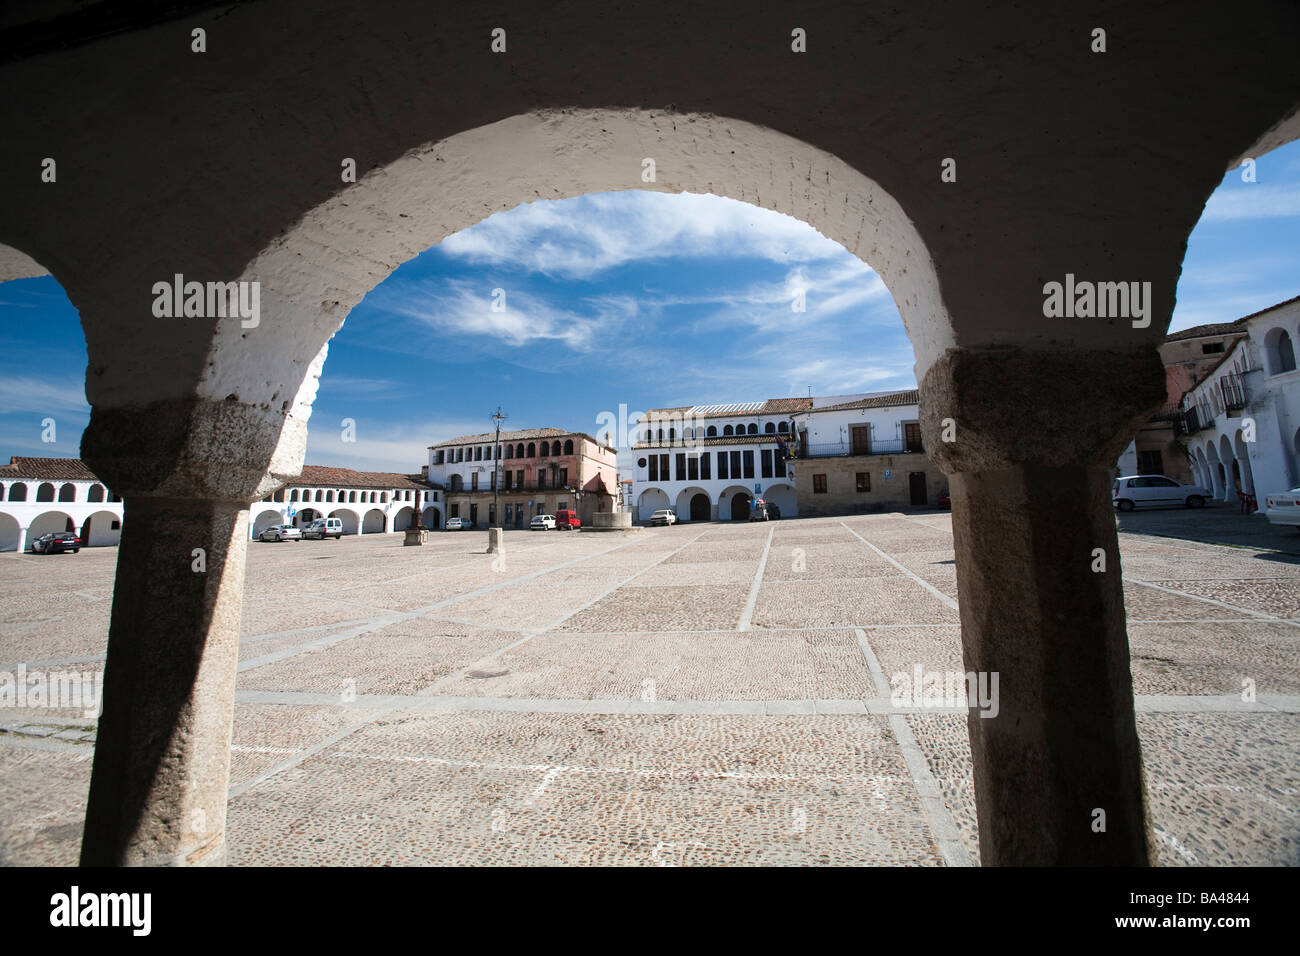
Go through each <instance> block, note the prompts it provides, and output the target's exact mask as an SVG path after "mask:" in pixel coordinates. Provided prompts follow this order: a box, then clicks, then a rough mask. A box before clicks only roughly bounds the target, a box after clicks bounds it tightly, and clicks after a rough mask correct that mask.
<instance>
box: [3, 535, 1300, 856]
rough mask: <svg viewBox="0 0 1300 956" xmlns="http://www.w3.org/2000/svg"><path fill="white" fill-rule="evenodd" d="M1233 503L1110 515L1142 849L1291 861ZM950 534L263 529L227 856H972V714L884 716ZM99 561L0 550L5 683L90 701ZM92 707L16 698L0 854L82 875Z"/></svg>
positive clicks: (1296, 589) (1282, 763)
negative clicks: (1225, 510)
mask: <svg viewBox="0 0 1300 956" xmlns="http://www.w3.org/2000/svg"><path fill="white" fill-rule="evenodd" d="M1207 514H1208V515H1209V517H1208V518H1207V517H1206V515H1207ZM1228 519H1229V516H1227V515H1226V514H1218V513H1215V512H1213V511H1211V510H1210V509H1207V511H1206V512H1200V513H1198V512H1190V513H1183V512H1170V513H1168V514H1160V515H1158V516H1156V517H1151V516H1148V515H1141V516H1139V518H1136V519H1135V518H1133V517H1132V516H1125V517H1124V518H1123V520H1122V524H1121V527H1122V529H1123V530H1122V533H1121V552H1122V563H1123V571H1124V574H1125V601H1126V607H1127V609H1128V616H1129V635H1130V644H1131V647H1132V652H1133V661H1132V670H1133V683H1134V691H1135V693H1136V694H1137V695H1138V700H1137V704H1138V711H1139V714H1138V728H1139V733H1140V735H1141V741H1142V746H1143V753H1144V759H1145V763H1146V771H1147V780H1148V791H1149V800H1150V805H1151V812H1152V819H1153V825H1154V828H1155V832H1156V835H1157V838H1158V840H1159V843H1160V853H1161V857H1160V862H1161V863H1162V864H1165V865H1234V864H1246V863H1264V864H1297V863H1300V822H1298V820H1300V817H1298V816H1297V814H1298V812H1300V779H1298V778H1300V769H1297V768H1298V766H1300V761H1297V759H1296V754H1297V749H1298V748H1297V745H1298V744H1300V655H1298V654H1297V650H1300V556H1297V555H1295V554H1292V553H1288V551H1293V550H1297V549H1291V548H1289V547H1288V548H1280V547H1278V546H1277V545H1276V542H1274V541H1273V538H1275V537H1276V535H1274V536H1273V537H1268V536H1266V535H1265V536H1261V537H1260V539H1259V540H1260V541H1261V542H1262V543H1263V545H1265V546H1261V547H1256V548H1251V547H1246V546H1242V542H1243V540H1247V542H1248V539H1249V535H1248V534H1247V532H1246V531H1243V530H1242V529H1243V528H1245V529H1247V531H1249V529H1250V528H1251V527H1253V526H1252V525H1250V524H1249V522H1250V521H1251V520H1252V519H1248V518H1241V519H1240V521H1241V522H1244V523H1245V524H1233V523H1232V522H1231V521H1229V520H1228ZM1139 520H1146V521H1147V524H1148V526H1142V527H1139V526H1137V525H1136V522H1137V521H1139ZM1207 521H1208V522H1209V525H1208V526H1207V524H1206V522H1207ZM1180 522H1181V523H1182V524H1181V525H1180ZM950 527H951V524H950V520H949V517H948V516H947V515H945V514H934V513H930V514H917V515H897V514H895V515H862V516H855V517H851V518H844V519H839V518H816V519H798V520H787V521H781V522H777V523H772V524H768V525H737V526H732V525H728V524H683V525H677V526H673V527H670V528H654V529H645V530H641V531H636V532H632V533H629V534H595V533H590V534H588V533H582V534H563V533H529V532H507V535H506V547H507V551H506V555H505V558H504V562H502V561H501V560H498V559H496V558H494V557H493V556H489V555H485V554H483V553H482V550H483V547H484V545H485V541H484V537H485V536H484V535H482V534H477V533H464V534H455V533H448V534H435V535H432V536H431V537H430V542H429V544H428V546H426V547H424V548H420V549H414V548H403V547H402V546H401V541H400V538H397V537H393V536H375V537H361V538H347V539H344V540H342V541H338V542H335V541H322V542H303V543H299V544H293V543H284V544H259V543H253V544H250V546H249V556H248V571H247V578H246V584H245V600H244V617H243V622H242V634H243V638H242V641H241V646H240V664H239V667H240V674H239V681H238V685H237V686H238V690H237V702H236V709H235V725H234V735H233V746H232V754H231V756H232V772H231V791H230V793H231V796H230V810H229V821H228V831H227V832H228V839H229V858H230V862H231V863H233V864H264V863H272V864H274V863H284V864H299V865H302V864H307V865H310V864H316V863H349V864H402V863H416V864H418V863H452V864H476V863H495V864H511V863H560V864H612V865H661V866H662V865H733V864H795V865H855V864H910V865H944V864H948V865H962V864H968V863H970V862H972V861H977V860H978V858H979V843H978V827H977V825H976V814H975V804H974V794H973V791H972V784H971V766H970V753H969V746H968V744H967V739H966V729H965V714H964V711H963V712H957V711H955V710H954V709H952V708H948V707H935V708H923V709H920V710H918V709H916V708H910V709H909V708H900V707H897V706H894V705H893V704H891V701H890V698H889V679H890V676H891V675H894V674H898V673H909V674H910V673H912V672H913V669H914V668H915V667H917V666H920V667H921V668H922V670H923V671H927V672H931V671H933V672H940V673H945V672H948V671H960V670H962V662H961V638H960V624H959V620H958V616H957V612H956V607H955V605H956V598H957V583H956V569H955V565H954V564H953V553H952V543H951V541H952V539H951V530H950ZM1180 527H1182V528H1183V529H1184V530H1185V531H1186V534H1185V536H1184V537H1183V538H1180V537H1178V534H1179V529H1180ZM1207 527H1208V530H1207ZM1190 538H1203V539H1208V540H1226V541H1230V542H1231V543H1232V544H1233V545H1234V546H1233V547H1222V546H1216V545H1213V544H1208V543H1205V541H1202V540H1187V539H1190ZM115 559H116V553H115V550H114V549H91V550H85V551H82V552H81V553H80V554H79V555H57V556H50V557H40V556H32V555H15V554H3V555H0V670H7V671H9V672H11V673H13V672H16V670H17V668H18V667H19V665H23V666H25V667H26V668H27V670H28V672H32V671H37V670H39V671H42V672H61V673H66V672H74V671H75V672H76V673H77V674H79V675H82V676H83V677H85V679H86V684H87V686H91V685H93V683H94V681H96V680H97V679H98V678H97V675H98V674H99V673H100V672H101V671H102V668H103V656H104V651H105V648H104V640H105V635H106V633H107V626H108V619H109V611H110V606H111V596H112V578H113V568H114V561H115ZM1247 687H1253V689H1254V691H1255V693H1256V694H1257V700H1256V701H1255V702H1254V703H1248V702H1243V700H1242V693H1243V688H1247ZM84 704H85V701H84V700H80V701H73V702H69V701H66V700H55V701H51V700H46V701H44V702H43V705H42V706H26V707H23V708H10V709H0V863H4V864H10V865H12V864H71V863H75V861H76V858H77V853H78V843H79V839H80V832H81V816H82V813H83V812H84V802H85V793H86V788H87V785H88V781H89V775H90V764H91V759H90V758H91V755H92V753H93V745H94V723H95V721H94V717H93V710H92V711H91V715H90V716H87V712H86V708H85V706H84Z"/></svg>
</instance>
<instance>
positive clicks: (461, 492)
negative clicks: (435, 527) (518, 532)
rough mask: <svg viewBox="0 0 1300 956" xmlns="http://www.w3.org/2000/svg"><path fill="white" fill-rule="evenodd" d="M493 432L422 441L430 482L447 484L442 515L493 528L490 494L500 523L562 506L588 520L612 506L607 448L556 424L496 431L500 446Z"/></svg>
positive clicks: (613, 478) (611, 454) (612, 457)
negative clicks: (497, 506)
mask: <svg viewBox="0 0 1300 956" xmlns="http://www.w3.org/2000/svg"><path fill="white" fill-rule="evenodd" d="M495 437H496V436H495V434H494V433H493V432H485V433H483V434H480V435H464V436H461V437H460V438H453V439H450V440H448V441H445V442H440V443H439V444H437V445H431V446H430V447H429V468H428V474H429V480H430V481H433V482H436V483H437V484H439V485H441V486H442V487H443V488H445V490H446V491H445V493H446V504H447V513H446V517H447V518H460V519H462V521H464V522H467V523H468V525H469V527H471V528H486V527H491V526H495V525H496V524H497V520H496V514H495V512H494V510H493V507H494V504H493V501H494V497H495V499H496V501H498V502H499V503H500V505H501V527H505V528H519V529H522V528H527V527H528V524H529V522H530V521H531V520H532V518H533V517H535V516H537V515H543V514H555V512H556V511H559V510H564V509H572V510H573V511H576V512H577V513H578V517H579V518H580V519H581V520H582V523H583V524H590V522H591V516H592V515H593V514H595V513H596V512H600V511H612V510H613V507H614V496H615V495H616V493H617V491H618V464H617V456H616V453H615V451H614V449H613V448H611V447H609V446H608V445H602V444H601V443H600V442H598V441H597V440H596V439H594V438H592V437H591V436H590V435H587V434H584V433H582V432H568V431H564V430H563V429H559V428H531V429H523V430H518V431H508V432H502V433H501V437H500V443H499V444H494V440H495ZM498 475H499V476H500V477H499V479H498ZM498 485H499V487H498ZM494 492H495V493H496V494H495V496H494Z"/></svg>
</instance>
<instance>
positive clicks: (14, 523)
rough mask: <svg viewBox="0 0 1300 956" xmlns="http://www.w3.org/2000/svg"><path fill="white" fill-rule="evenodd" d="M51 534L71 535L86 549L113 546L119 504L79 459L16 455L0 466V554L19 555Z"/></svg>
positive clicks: (119, 516) (119, 529)
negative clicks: (69, 533) (75, 535)
mask: <svg viewBox="0 0 1300 956" xmlns="http://www.w3.org/2000/svg"><path fill="white" fill-rule="evenodd" d="M56 531H76V532H78V533H79V534H80V535H81V540H82V541H83V542H84V544H85V546H86V547H90V548H97V547H105V546H109V545H115V544H117V542H118V539H119V538H120V537H121V536H122V499H121V498H120V497H118V496H117V495H115V494H113V492H112V491H110V490H109V489H108V488H107V487H105V485H104V483H103V482H102V481H100V480H99V479H98V478H96V477H95V474H94V472H92V471H91V470H90V469H89V468H87V467H86V464H85V462H83V461H82V460H81V459H80V458H30V457H23V456H16V457H12V458H10V459H9V464H7V465H0V551H25V550H27V549H28V548H30V547H31V543H32V542H33V541H35V540H36V539H37V538H39V537H40V536H41V535H43V534H49V533H50V532H56Z"/></svg>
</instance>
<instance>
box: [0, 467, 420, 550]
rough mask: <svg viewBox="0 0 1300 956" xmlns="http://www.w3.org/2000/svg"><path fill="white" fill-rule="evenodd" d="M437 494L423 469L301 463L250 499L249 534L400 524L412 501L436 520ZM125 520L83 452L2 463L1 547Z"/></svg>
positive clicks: (89, 539)
mask: <svg viewBox="0 0 1300 956" xmlns="http://www.w3.org/2000/svg"><path fill="white" fill-rule="evenodd" d="M442 498H443V495H442V488H441V487H440V486H438V485H436V484H430V483H429V482H428V481H426V480H424V478H423V477H422V476H420V475H402V474H397V473H393V472H374V471H353V470H352V469H350V468H330V467H327V466H323V465H304V466H303V469H302V474H301V475H300V476H299V477H298V478H296V479H295V480H294V481H292V482H291V483H289V484H288V485H286V486H285V487H284V488H281V489H280V490H279V491H277V492H275V493H274V494H272V495H269V496H268V497H266V498H264V499H262V500H261V501H257V502H254V503H253V504H252V505H250V506H249V520H248V524H249V536H250V537H254V538H255V537H257V535H258V534H260V533H261V532H262V531H263V530H265V529H266V528H268V527H270V526H271V525H273V524H292V525H295V526H296V527H299V528H303V527H306V526H307V525H309V524H310V523H311V522H312V521H314V520H315V519H316V518H329V517H336V518H339V519H340V520H341V521H342V522H343V533H344V534H384V533H393V532H398V531H405V530H406V529H407V528H408V527H409V526H410V524H411V520H412V518H413V517H414V515H415V509H416V508H420V509H421V524H423V526H424V527H426V528H440V527H442V523H443V507H444V502H443V500H442ZM122 520H123V513H122V499H121V498H120V497H118V496H117V495H115V494H113V492H112V491H110V490H109V489H108V488H107V487H105V485H104V483H103V482H102V481H100V480H99V478H97V477H96V476H95V474H94V473H93V472H92V471H91V470H90V469H89V468H87V467H86V464H85V463H84V462H83V461H82V460H81V459H80V458H30V457H15V458H12V459H11V460H10V462H9V464H8V465H0V551H25V550H27V549H28V548H30V547H31V543H32V542H33V541H34V540H35V539H36V538H39V537H40V536H41V535H43V534H47V533H49V532H51V531H76V532H78V533H80V535H81V539H82V541H83V543H84V544H85V546H86V547H91V548H96V547H104V546H107V545H115V544H117V543H118V540H119V539H120V538H121V536H122Z"/></svg>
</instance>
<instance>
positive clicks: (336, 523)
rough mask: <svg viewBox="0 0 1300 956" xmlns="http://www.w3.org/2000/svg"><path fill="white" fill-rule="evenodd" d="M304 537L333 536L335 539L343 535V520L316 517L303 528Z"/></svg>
mask: <svg viewBox="0 0 1300 956" xmlns="http://www.w3.org/2000/svg"><path fill="white" fill-rule="evenodd" d="M302 536H303V537H304V538H322V539H324V538H333V539H334V540H335V541H337V540H338V539H339V538H341V537H343V522H342V521H341V520H340V519H338V518H317V519H316V520H315V521H313V522H312V523H311V524H309V525H308V526H307V527H305V528H303V530H302Z"/></svg>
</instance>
